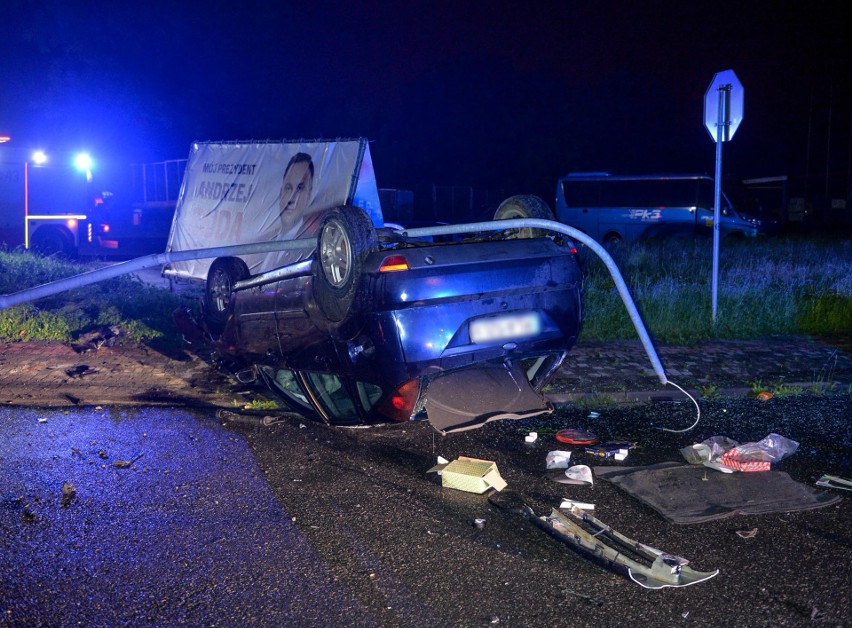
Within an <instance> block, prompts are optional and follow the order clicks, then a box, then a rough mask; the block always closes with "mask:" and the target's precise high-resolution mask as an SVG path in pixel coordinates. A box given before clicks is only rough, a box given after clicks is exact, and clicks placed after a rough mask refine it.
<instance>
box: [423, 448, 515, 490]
mask: <svg viewBox="0 0 852 628" xmlns="http://www.w3.org/2000/svg"><path fill="white" fill-rule="evenodd" d="M427 473H438V474H439V475H440V476H441V486H444V487H446V488H454V489H458V490H460V491H467V492H468V493H484V492H485V491H487V490H489V489H492V488H493V489H494V490H497V491H502V490H503V489H504V488H506V486H507V485H506V481H505V480H504V479H503V478H502V477H500V472H499V471H498V470H497V464H496V463H495V462H493V461H491V460H480V459H479V458H468V457H467V456H459V457H458V458H457V459H456V460H453V461H452V462H449V463H447V464H438V465H435V466H434V467H432V468H431V469H429V471H428V472H427Z"/></svg>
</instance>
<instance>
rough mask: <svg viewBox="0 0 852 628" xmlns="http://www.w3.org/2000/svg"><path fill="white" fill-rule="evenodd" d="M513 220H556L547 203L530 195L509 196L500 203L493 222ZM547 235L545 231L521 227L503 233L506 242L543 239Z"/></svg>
mask: <svg viewBox="0 0 852 628" xmlns="http://www.w3.org/2000/svg"><path fill="white" fill-rule="evenodd" d="M514 218H540V219H541V220H556V217H555V216H554V215H553V212H552V211H551V209H550V207H549V206H548V205H547V203H545V202H544V201H543V200H541V199H540V198H539V197H537V196H533V195H532V194H519V195H517V196H510V197H509V198H507V199H506V200H505V201H503V202H502V203H500V206H499V207H498V208H497V211H496V212H494V220H511V219H514ZM548 233H549V232H548V231H547V229H534V228H530V227H523V228H521V229H507V230H506V231H504V232H503V236H504V237H505V238H506V239H508V240H518V239H522V238H543V237H545V236H547V234H548Z"/></svg>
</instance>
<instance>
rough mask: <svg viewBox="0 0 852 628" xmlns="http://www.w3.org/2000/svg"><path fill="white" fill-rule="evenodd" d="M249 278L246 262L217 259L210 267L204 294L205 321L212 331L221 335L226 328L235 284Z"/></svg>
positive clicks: (228, 258)
mask: <svg viewBox="0 0 852 628" xmlns="http://www.w3.org/2000/svg"><path fill="white" fill-rule="evenodd" d="M248 276H249V270H248V267H247V266H246V264H245V262H244V261H243V260H241V259H238V258H235V257H225V258H222V259H217V260H216V261H215V262H213V264H212V265H211V266H210V270H209V271H208V273H207V288H206V290H205V292H204V305H205V307H204V319H205V320H206V321H207V326H208V327H209V328H210V331H212V332H214V333H221V331H222V330H223V329H224V328H225V321H226V320H227V315H228V305H229V304H230V302H231V293H232V292H233V289H234V284H235V283H236V282H238V281H240V280H241V279H245V278H247V277H248Z"/></svg>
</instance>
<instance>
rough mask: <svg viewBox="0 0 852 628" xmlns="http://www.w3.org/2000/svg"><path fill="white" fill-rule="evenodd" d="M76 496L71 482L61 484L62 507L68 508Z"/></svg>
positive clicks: (75, 488) (75, 490) (75, 489)
mask: <svg viewBox="0 0 852 628" xmlns="http://www.w3.org/2000/svg"><path fill="white" fill-rule="evenodd" d="M76 495H77V487H76V486H74V485H73V484H72V483H71V482H67V481H66V482H64V483H63V484H62V507H63V508H68V506H70V505H71V502H72V501H74V497H76Z"/></svg>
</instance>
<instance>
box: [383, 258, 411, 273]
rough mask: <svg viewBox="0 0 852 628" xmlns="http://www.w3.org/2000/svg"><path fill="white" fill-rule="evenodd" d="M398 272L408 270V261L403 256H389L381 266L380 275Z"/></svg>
mask: <svg viewBox="0 0 852 628" xmlns="http://www.w3.org/2000/svg"><path fill="white" fill-rule="evenodd" d="M396 270H408V260H406V259H405V257H403V256H402V255H389V256H387V257H386V258H385V259H384V260H382V264H381V266H379V272H380V273H391V272H394V271H396Z"/></svg>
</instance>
